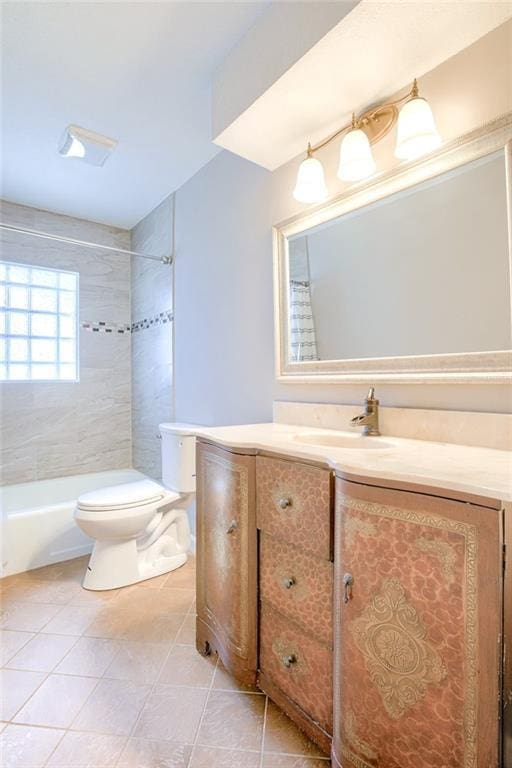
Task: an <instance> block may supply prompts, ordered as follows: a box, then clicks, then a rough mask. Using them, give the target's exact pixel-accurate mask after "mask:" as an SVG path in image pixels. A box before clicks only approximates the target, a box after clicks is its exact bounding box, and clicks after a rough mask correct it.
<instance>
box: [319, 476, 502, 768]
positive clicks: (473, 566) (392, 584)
mask: <svg viewBox="0 0 512 768" xmlns="http://www.w3.org/2000/svg"><path fill="white" fill-rule="evenodd" d="M335 526H336V530H335V588H334V590H335V591H334V611H335V618H334V624H335V628H334V632H335V661H334V739H333V765H334V766H336V767H339V766H343V768H498V765H499V748H498V745H499V670H500V656H501V653H500V635H501V594H502V583H501V579H502V543H501V542H502V539H501V537H502V531H501V528H502V526H501V513H500V511H499V510H498V509H496V508H490V507H483V506H478V505H476V504H469V503H466V502H462V501H455V500H448V499H444V498H440V497H436V496H435V495H424V494H420V493H411V492H407V491H400V490H389V489H384V488H378V487H372V486H365V485H360V484H358V483H352V482H348V481H345V480H342V479H339V478H338V479H337V487H336V520H335Z"/></svg>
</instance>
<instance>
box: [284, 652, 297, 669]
mask: <svg viewBox="0 0 512 768" xmlns="http://www.w3.org/2000/svg"><path fill="white" fill-rule="evenodd" d="M296 663H297V657H296V655H295V654H294V653H290V655H289V656H283V664H284V666H285V667H288V668H290V667H291V666H292V665H293V664H296Z"/></svg>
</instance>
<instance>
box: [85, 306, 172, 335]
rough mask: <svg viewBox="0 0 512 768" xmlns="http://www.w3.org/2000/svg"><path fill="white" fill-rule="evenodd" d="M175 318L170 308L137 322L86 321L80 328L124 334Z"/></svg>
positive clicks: (169, 321) (96, 331) (165, 322)
mask: <svg viewBox="0 0 512 768" xmlns="http://www.w3.org/2000/svg"><path fill="white" fill-rule="evenodd" d="M173 320H174V316H173V313H172V310H170V309H168V310H166V311H165V312H159V313H158V314H157V315H153V317H145V318H143V319H142V320H137V321H136V322H135V323H132V324H131V325H130V324H127V323H107V322H105V321H103V320H98V321H89V322H87V321H84V322H81V323H80V330H82V331H92V332H93V333H112V334H116V333H119V334H124V333H135V332H136V331H142V330H145V329H146V328H153V327H154V326H156V325H166V324H167V323H171V322H172V321H173Z"/></svg>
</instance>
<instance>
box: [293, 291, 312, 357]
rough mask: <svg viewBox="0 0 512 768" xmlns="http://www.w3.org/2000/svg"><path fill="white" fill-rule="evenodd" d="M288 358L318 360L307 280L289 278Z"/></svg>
mask: <svg viewBox="0 0 512 768" xmlns="http://www.w3.org/2000/svg"><path fill="white" fill-rule="evenodd" d="M290 359H291V361H292V362H294V363H298V362H303V361H304V360H318V352H317V348H316V334H315V321H314V317H313V309H312V306H311V290H310V283H309V280H290Z"/></svg>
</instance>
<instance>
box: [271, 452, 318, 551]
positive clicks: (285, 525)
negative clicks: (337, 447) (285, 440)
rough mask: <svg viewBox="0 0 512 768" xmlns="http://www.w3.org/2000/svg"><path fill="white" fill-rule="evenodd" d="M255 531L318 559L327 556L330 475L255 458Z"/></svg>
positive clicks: (290, 462)
mask: <svg viewBox="0 0 512 768" xmlns="http://www.w3.org/2000/svg"><path fill="white" fill-rule="evenodd" d="M256 497H257V523H258V528H260V529H261V530H262V531H265V532H266V533H270V534H271V535H272V536H275V537H276V538H278V539H281V540H282V541H287V542H289V543H290V544H293V545H295V546H296V547H300V548H301V549H303V550H305V551H308V552H311V553H313V554H315V555H317V556H318V557H321V558H323V559H325V560H329V559H330V557H331V516H332V509H331V506H332V505H331V473H330V471H329V470H328V469H321V468H319V467H312V466H309V465H308V464H300V463H299V462H297V461H284V460H281V459H272V458H268V457H266V456H258V457H257V459H256Z"/></svg>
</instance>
